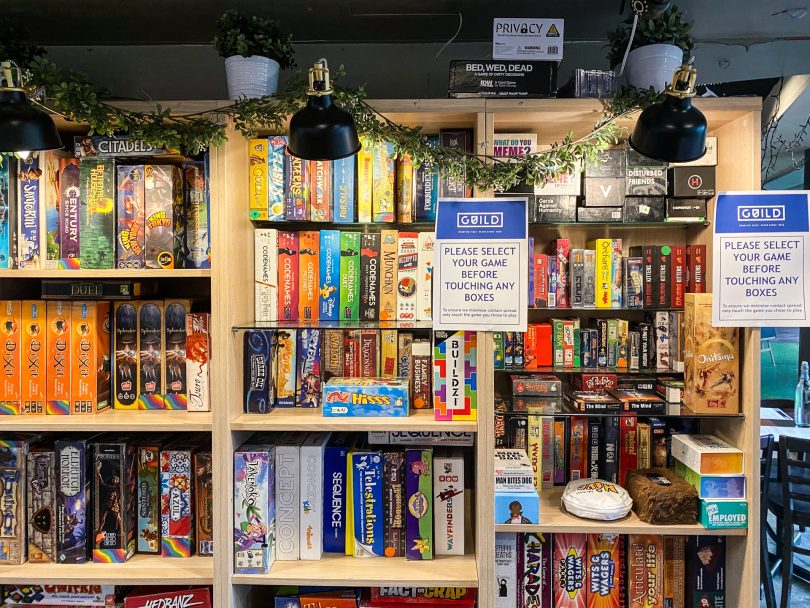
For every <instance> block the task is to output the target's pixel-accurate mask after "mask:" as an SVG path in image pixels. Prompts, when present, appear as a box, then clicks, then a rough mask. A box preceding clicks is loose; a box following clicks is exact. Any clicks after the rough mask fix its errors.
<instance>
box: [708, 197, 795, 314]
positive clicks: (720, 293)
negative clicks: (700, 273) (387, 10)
mask: <svg viewBox="0 0 810 608" xmlns="http://www.w3.org/2000/svg"><path fill="white" fill-rule="evenodd" d="M808 203H810V193H808V192H798V191H795V190H793V191H784V192H777V191H772V192H722V193H720V194H719V195H718V196H717V205H716V207H715V217H714V257H713V266H714V268H713V273H712V275H713V277H714V278H713V291H714V299H713V310H712V317H713V324H714V325H715V326H725V327H780V326H794V327H795V326H797V325H799V326H810V318H809V317H808V310H807V302H808V296H809V295H810V294H808V288H810V282H808V281H807V280H806V277H805V273H806V272H807V269H808V268H810V264H808V262H810V257H809V256H810V252H809V251H808V234H809V233H808V215H809V214H808Z"/></svg>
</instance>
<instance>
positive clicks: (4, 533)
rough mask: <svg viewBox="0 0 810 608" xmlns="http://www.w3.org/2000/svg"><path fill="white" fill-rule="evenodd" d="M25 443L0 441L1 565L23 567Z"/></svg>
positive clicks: (24, 552)
mask: <svg viewBox="0 0 810 608" xmlns="http://www.w3.org/2000/svg"><path fill="white" fill-rule="evenodd" d="M27 453H28V443H27V442H25V441H14V440H8V439H0V482H2V506H3V519H2V525H0V564H22V563H24V562H25V560H26V557H27V554H28V544H27V542H26V523H25V519H26V518H25V514H26V508H25V504H26V503H25V496H24V494H23V491H24V490H25V487H26V484H25V472H26V454H27Z"/></svg>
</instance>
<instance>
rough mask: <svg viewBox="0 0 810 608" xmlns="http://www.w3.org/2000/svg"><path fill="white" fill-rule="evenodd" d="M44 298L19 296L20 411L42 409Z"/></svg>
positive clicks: (44, 333)
mask: <svg viewBox="0 0 810 608" xmlns="http://www.w3.org/2000/svg"><path fill="white" fill-rule="evenodd" d="M47 330H48V327H47V320H46V315H45V302H44V301H43V300H23V302H22V320H21V325H20V333H21V348H22V352H23V353H25V357H24V358H23V360H22V361H21V370H20V371H21V372H22V379H21V383H20V390H21V393H20V406H21V413H22V414H44V413H45V390H46V379H45V364H46V353H45V336H46V335H47Z"/></svg>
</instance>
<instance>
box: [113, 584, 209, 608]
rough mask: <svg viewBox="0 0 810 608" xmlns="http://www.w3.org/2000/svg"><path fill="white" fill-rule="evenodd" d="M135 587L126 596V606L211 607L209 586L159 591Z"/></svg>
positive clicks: (143, 607)
mask: <svg viewBox="0 0 810 608" xmlns="http://www.w3.org/2000/svg"><path fill="white" fill-rule="evenodd" d="M146 589H148V588H145V589H144V590H143V591H141V590H140V589H137V588H136V589H135V590H134V591H130V592H129V593H127V596H126V597H125V598H124V608H170V607H175V606H177V607H179V606H184V607H188V608H191V607H192V606H194V607H195V608H211V591H210V589H209V588H208V587H200V588H198V589H181V590H177V591H171V590H168V589H167V590H165V591H160V592H159V593H153V592H151V591H150V592H147V591H146Z"/></svg>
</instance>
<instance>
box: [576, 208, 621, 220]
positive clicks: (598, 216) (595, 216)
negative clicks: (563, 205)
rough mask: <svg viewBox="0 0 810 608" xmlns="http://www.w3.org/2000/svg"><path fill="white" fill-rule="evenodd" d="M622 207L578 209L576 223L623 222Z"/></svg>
mask: <svg viewBox="0 0 810 608" xmlns="http://www.w3.org/2000/svg"><path fill="white" fill-rule="evenodd" d="M623 218H624V209H623V208H622V207H580V208H578V209H577V221H578V222H583V223H584V222H621V221H624V219H623Z"/></svg>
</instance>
